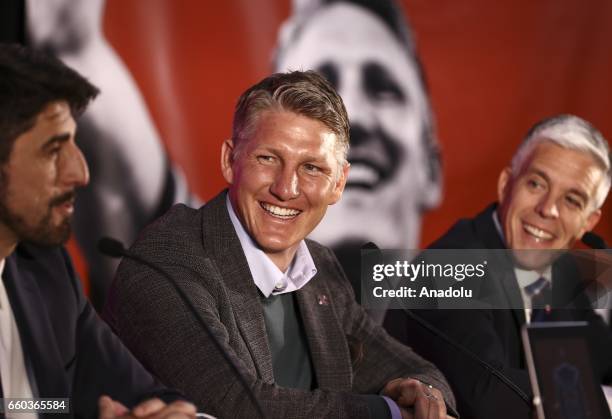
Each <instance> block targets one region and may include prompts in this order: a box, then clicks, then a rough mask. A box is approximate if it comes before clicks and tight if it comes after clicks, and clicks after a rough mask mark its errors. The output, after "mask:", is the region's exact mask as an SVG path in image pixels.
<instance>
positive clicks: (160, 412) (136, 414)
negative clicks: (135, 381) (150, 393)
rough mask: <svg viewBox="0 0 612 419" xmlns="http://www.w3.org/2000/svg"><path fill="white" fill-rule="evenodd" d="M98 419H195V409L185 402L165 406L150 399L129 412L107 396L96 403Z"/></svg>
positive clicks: (158, 400) (159, 401)
mask: <svg viewBox="0 0 612 419" xmlns="http://www.w3.org/2000/svg"><path fill="white" fill-rule="evenodd" d="M98 407H99V409H100V414H99V418H100V419H118V418H141V419H142V418H147V419H164V418H165V419H169V418H172V419H174V418H176V419H180V418H182V419H186V418H191V419H193V418H195V417H196V407H195V406H194V405H192V404H191V403H187V402H185V401H176V402H173V403H170V404H166V403H164V402H163V401H161V400H160V399H150V400H147V401H144V402H142V403H140V404H139V405H138V406H136V407H135V408H134V409H132V410H131V411H130V410H129V409H128V408H127V407H125V406H124V405H122V404H121V403H119V402H116V401H114V400H113V399H111V398H110V397H108V396H102V397H100V400H99V401H98Z"/></svg>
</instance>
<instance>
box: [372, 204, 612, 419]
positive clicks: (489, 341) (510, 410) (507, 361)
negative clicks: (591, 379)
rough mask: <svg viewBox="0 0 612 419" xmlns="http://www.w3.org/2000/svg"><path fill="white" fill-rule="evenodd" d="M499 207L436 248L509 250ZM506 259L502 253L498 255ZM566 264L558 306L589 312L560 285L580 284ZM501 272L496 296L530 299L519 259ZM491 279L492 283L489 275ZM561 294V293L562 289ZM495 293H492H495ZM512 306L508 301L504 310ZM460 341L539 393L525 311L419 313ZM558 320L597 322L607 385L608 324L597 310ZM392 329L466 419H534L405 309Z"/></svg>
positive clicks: (595, 335)
mask: <svg viewBox="0 0 612 419" xmlns="http://www.w3.org/2000/svg"><path fill="white" fill-rule="evenodd" d="M494 210H495V206H494V205H492V206H490V207H488V208H487V209H486V210H485V211H483V212H482V213H480V214H479V215H478V216H476V218H474V219H463V220H460V221H458V222H457V223H456V224H455V225H454V226H453V227H451V229H450V230H449V231H448V232H447V233H446V234H445V235H444V236H442V237H441V238H440V239H439V240H437V241H436V242H435V243H433V244H432V245H431V246H430V248H434V249H503V248H504V247H505V246H504V243H503V242H502V239H501V237H500V236H499V234H498V232H497V229H496V228H495V223H494V222H493V218H492V217H493V211H494ZM495 255H496V256H493V257H498V258H499V257H500V253H499V252H496V254H495ZM567 262H568V261H566V260H560V261H559V262H557V263H555V264H554V265H553V301H554V302H555V303H556V304H555V306H560V305H562V306H564V307H576V306H579V307H584V306H586V305H588V301H586V300H584V299H583V297H584V296H578V297H577V298H573V297H574V296H570V295H567V292H566V291H568V290H573V289H575V287H574V286H567V283H565V284H563V285H564V286H557V285H556V284H557V283H559V282H562V281H570V280H571V281H575V280H576V279H575V271H571V270H572V265H571V264H570V263H567ZM494 266H496V267H499V266H502V267H503V268H502V269H500V270H499V272H494V273H493V274H494V278H495V280H494V281H495V284H488V285H491V286H493V287H496V288H497V290H498V294H497V295H496V297H499V298H503V299H505V301H515V302H516V301H522V300H521V297H520V290H519V288H518V283H517V281H516V276H515V274H514V270H513V265H512V262H511V261H510V260H509V259H508V260H497V261H496V263H495V265H494ZM487 279H489V278H487ZM557 291H560V292H557ZM488 292H490V290H489V291H488ZM504 306H505V307H508V306H509V305H508V303H506V304H505V305H504ZM418 314H419V315H421V316H422V317H424V318H425V319H426V320H428V321H429V322H431V323H433V324H434V326H436V327H437V328H439V329H440V330H442V331H443V332H445V333H446V334H448V335H449V336H450V337H451V338H453V339H454V340H455V341H457V342H459V343H460V344H462V345H463V346H465V347H467V348H469V349H470V350H471V351H472V352H474V353H475V354H477V355H478V356H479V357H480V358H481V359H484V360H486V361H488V362H489V363H490V364H492V365H494V366H495V367H497V368H499V369H500V370H501V371H502V372H503V373H504V374H505V375H506V376H508V377H509V378H510V379H511V380H512V381H513V382H514V383H515V384H517V385H518V386H519V387H520V388H521V389H522V390H523V391H524V392H525V393H527V395H529V396H530V397H531V396H532V392H531V385H530V383H529V377H528V373H527V369H526V368H527V367H526V363H525V357H524V354H523V347H522V341H521V327H522V325H523V324H524V323H525V314H524V310H522V309H514V310H509V309H488V310H487V309H483V310H427V311H426V310H422V311H419V312H418ZM553 316H554V319H555V320H559V321H587V322H589V324H590V330H589V333H590V338H591V341H592V345H591V346H592V359H593V361H594V363H595V365H596V367H597V369H598V371H599V373H600V375H601V377H602V380H603V381H606V380H609V379H610V378H612V375H611V374H612V355H611V354H612V334H611V333H610V331H609V329H608V328H607V327H606V325H605V323H604V322H603V320H602V319H601V318H600V317H599V316H598V315H597V314H596V313H594V312H593V310H591V309H562V310H553ZM384 326H385V328H386V329H387V330H388V331H389V333H390V334H391V335H392V336H394V337H396V338H397V339H399V340H400V341H402V342H404V343H406V344H408V345H411V346H412V347H413V348H414V349H415V350H416V351H418V352H419V353H420V354H422V355H423V356H425V357H426V358H427V359H429V360H431V361H432V362H434V363H435V364H436V365H437V366H438V367H439V368H440V369H441V370H442V372H443V373H444V374H445V376H446V377H447V378H448V380H449V382H450V384H451V387H452V388H453V390H454V391H455V395H456V397H457V406H458V409H459V411H460V412H461V414H462V417H464V418H478V419H486V418H507V419H531V417H532V416H531V414H530V413H529V409H528V407H527V405H526V404H525V403H524V402H523V401H522V400H521V399H520V398H519V397H518V396H517V395H516V394H515V393H513V392H512V391H511V390H509V389H508V388H507V387H506V386H505V385H503V384H502V383H501V382H500V381H499V380H498V379H497V378H495V377H494V376H492V375H491V374H490V373H488V372H487V371H485V369H484V368H483V367H481V366H480V365H478V364H477V363H475V362H474V361H472V360H470V359H469V358H468V357H467V356H465V355H463V354H461V353H458V352H457V351H456V350H454V349H452V348H450V347H449V346H448V344H446V343H444V342H442V341H441V340H439V339H438V338H434V337H433V336H432V335H431V334H430V333H428V332H427V331H425V330H423V328H422V327H421V326H419V325H417V324H416V323H415V322H414V321H412V320H410V319H409V318H408V316H406V314H405V313H404V312H403V311H400V310H390V311H389V312H388V314H387V318H386V319H385V324H384Z"/></svg>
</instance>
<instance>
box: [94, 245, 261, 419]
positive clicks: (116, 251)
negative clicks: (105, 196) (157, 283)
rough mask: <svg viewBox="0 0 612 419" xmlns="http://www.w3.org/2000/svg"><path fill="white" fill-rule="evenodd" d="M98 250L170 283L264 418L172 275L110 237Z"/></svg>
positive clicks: (234, 368) (249, 389)
mask: <svg viewBox="0 0 612 419" xmlns="http://www.w3.org/2000/svg"><path fill="white" fill-rule="evenodd" d="M98 250H99V251H100V252H102V253H103V254H105V255H107V256H110V257H114V258H121V257H125V258H128V259H132V260H134V261H136V262H139V263H141V264H143V265H145V266H147V267H149V268H151V269H153V270H154V271H156V272H157V273H159V274H161V275H162V276H163V277H164V278H165V279H166V280H167V281H168V282H169V283H170V285H172V287H173V288H174V289H175V291H176V293H177V294H178V295H179V297H180V298H181V300H183V303H184V304H185V306H187V308H188V309H189V311H190V312H191V314H193V317H194V318H195V319H196V321H197V322H198V323H199V324H200V326H202V329H204V331H205V332H206V334H207V335H208V337H209V339H210V340H211V341H212V342H213V345H214V346H215V348H216V349H217V350H218V351H219V353H220V354H221V356H222V357H223V359H224V360H225V362H227V364H228V365H229V366H230V368H231V370H232V372H233V373H234V375H235V376H236V378H238V381H239V382H240V384H241V385H242V387H243V388H244V389H245V390H246V392H247V395H248V396H249V399H250V400H251V402H253V405H254V406H255V408H256V409H257V413H258V414H259V416H260V417H262V418H263V419H266V415H264V413H263V410H262V408H261V405H260V404H259V401H257V398H256V397H255V394H253V391H252V390H251V388H250V387H249V385H248V384H247V382H246V380H245V379H244V376H243V375H242V373H241V372H240V370H239V369H238V366H237V365H236V363H235V362H234V361H233V360H232V359H231V358H230V357H229V355H228V354H227V353H226V352H225V351H224V350H223V346H221V343H219V340H217V337H216V336H215V335H214V334H213V332H212V330H210V327H209V326H208V324H206V322H205V321H204V319H203V318H202V316H201V315H200V313H199V312H198V311H197V310H196V308H195V307H194V306H193V304H192V303H191V301H190V300H189V298H188V297H187V295H186V294H185V291H183V289H182V288H181V287H180V286H179V285H178V283H177V282H176V281H175V280H174V278H173V277H172V275H170V274H169V273H168V272H167V271H166V270H165V269H164V268H162V267H161V266H159V265H157V264H156V263H153V262H151V261H149V260H147V259H145V258H143V257H141V256H139V255H137V254H135V253H133V252H130V251H129V250H127V249H126V248H125V247H124V246H123V243H121V242H120V241H119V240H116V239H113V238H111V237H103V238H101V239H100V240H99V241H98ZM183 267H184V268H186V269H189V270H191V271H192V272H195V271H194V270H193V269H190V268H189V267H188V266H183Z"/></svg>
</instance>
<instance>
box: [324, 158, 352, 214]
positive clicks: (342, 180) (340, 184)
mask: <svg viewBox="0 0 612 419" xmlns="http://www.w3.org/2000/svg"><path fill="white" fill-rule="evenodd" d="M350 168H351V165H350V163H348V162H347V163H345V164H344V166H342V169H340V170H341V172H340V177H339V178H338V180H336V182H335V184H334V190H333V192H332V199H331V202H330V203H329V205H333V204H335V203H336V202H338V201H340V198H341V197H342V192H343V191H344V187H345V186H346V180H347V179H348V174H349V170H350Z"/></svg>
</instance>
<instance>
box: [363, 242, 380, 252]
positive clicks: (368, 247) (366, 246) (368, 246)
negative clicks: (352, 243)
mask: <svg viewBox="0 0 612 419" xmlns="http://www.w3.org/2000/svg"><path fill="white" fill-rule="evenodd" d="M361 250H380V247H378V246H377V245H376V243H374V242H367V243H366V244H364V245H363V246H361Z"/></svg>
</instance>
